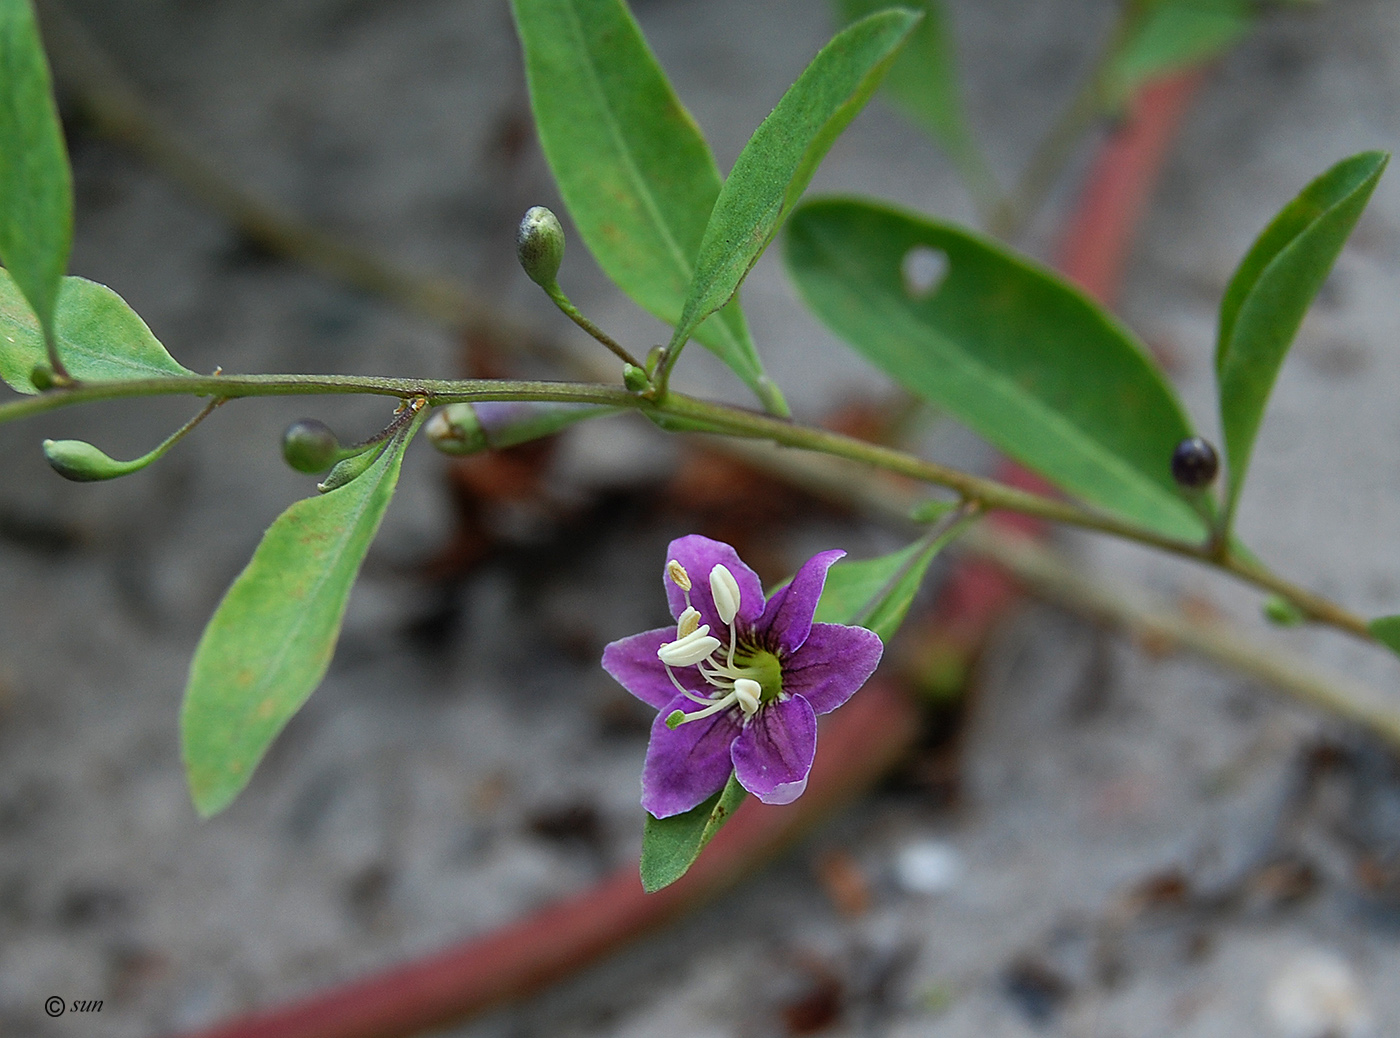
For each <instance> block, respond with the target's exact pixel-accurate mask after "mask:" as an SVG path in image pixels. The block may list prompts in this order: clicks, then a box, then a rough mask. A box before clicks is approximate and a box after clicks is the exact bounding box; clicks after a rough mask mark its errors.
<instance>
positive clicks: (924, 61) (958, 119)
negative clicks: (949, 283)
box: [838, 0, 997, 207]
mask: <svg viewBox="0 0 1400 1038" xmlns="http://www.w3.org/2000/svg"><path fill="white" fill-rule="evenodd" d="M890 6H891V5H890V4H889V3H888V2H887V0H839V3H838V7H839V8H840V10H841V15H842V18H843V20H844V21H847V22H854V21H856V20H857V19H858V18H863V17H865V16H866V15H869V14H873V13H874V12H876V11H880V10H884V9H885V8H888V7H890ZM899 6H900V7H908V8H913V9H914V10H916V11H920V12H922V13H923V16H924V19H923V21H922V22H920V23H919V26H918V28H916V29H915V30H914V31H913V32H912V33H910V35H909V42H908V43H906V44H905V45H904V49H903V50H901V51H900V53H899V57H897V58H895V61H894V64H893V65H891V66H890V71H889V74H888V75H886V76H885V83H884V89H885V91H886V92H887V93H888V94H889V95H890V97H892V98H893V99H894V101H895V103H896V104H897V105H898V106H899V108H900V109H901V110H902V111H903V112H904V113H905V114H906V115H907V116H908V117H909V118H910V119H912V120H913V121H914V122H915V123H917V124H918V125H919V126H920V127H922V128H923V130H924V132H926V133H927V134H928V135H929V136H930V137H932V138H933V139H934V140H935V141H937V142H938V143H939V145H941V146H942V148H943V150H944V151H946V152H947V153H948V157H949V158H951V159H952V160H953V164H954V165H955V166H956V167H957V169H958V172H959V173H960V174H961V175H962V178H963V180H964V182H965V183H966V184H967V187H968V189H969V190H970V191H972V192H973V193H974V194H975V195H976V196H977V197H978V200H979V201H980V202H981V203H982V204H983V205H984V206H987V207H990V206H992V205H993V204H995V202H996V200H997V199H996V182H995V178H994V176H993V175H992V171H991V170H990V169H989V168H988V167H987V162H986V160H985V159H984V158H983V157H982V153H981V151H980V150H979V149H978V147H977V142H976V141H975V140H974V138H973V135H972V130H971V128H970V127H969V126H968V123H967V115H966V112H965V110H964V107H963V100H962V89H961V86H960V83H959V80H958V63H957V59H956V56H955V54H956V51H955V48H954V40H953V32H952V26H951V25H950V24H949V19H948V13H947V10H946V9H945V7H944V4H943V3H942V2H941V0H901V3H900V4H899Z"/></svg>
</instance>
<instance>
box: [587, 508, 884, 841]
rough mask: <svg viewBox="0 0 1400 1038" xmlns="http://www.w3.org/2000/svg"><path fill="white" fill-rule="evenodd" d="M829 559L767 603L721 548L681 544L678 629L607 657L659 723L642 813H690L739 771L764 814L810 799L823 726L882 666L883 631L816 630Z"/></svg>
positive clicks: (670, 563) (632, 642) (813, 564)
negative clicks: (769, 807) (820, 721)
mask: <svg viewBox="0 0 1400 1038" xmlns="http://www.w3.org/2000/svg"><path fill="white" fill-rule="evenodd" d="M844 554H846V553H845V552H843V551H824V552H821V553H820V554H818V555H814V556H812V557H811V558H810V559H808V560H807V561H806V562H805V563H804V564H803V566H802V568H801V569H799V570H798V571H797V574H796V576H794V577H793V578H792V583H790V584H788V585H787V586H786V587H784V588H781V589H779V590H778V591H775V592H774V593H773V596H772V597H771V598H769V599H767V600H766V601H765V600H764V597H763V585H762V584H761V583H760V582H759V579H758V574H756V573H754V571H753V570H751V569H749V567H748V566H746V565H744V563H743V562H741V561H740V560H739V555H738V553H737V552H735V550H734V549H733V548H731V547H730V546H729V545H727V544H725V543H723V542H721V541H712V540H710V539H709V538H708V537H701V536H699V535H698V534H691V535H690V536H688V537H681V538H680V539H678V540H674V541H672V542H671V546H670V548H669V550H668V551H667V553H666V567H665V572H664V573H663V576H662V583H663V584H664V585H665V588H666V597H667V599H668V600H669V601H670V604H671V615H672V616H674V617H675V618H676V626H674V627H662V628H659V629H657V630H655V631H645V632H643V633H642V634H634V635H633V636H632V637H630V638H623V639H622V640H621V641H615V642H613V643H612V644H611V645H609V646H608V647H607V648H605V649H604V650H603V668H604V669H605V670H606V671H607V672H608V673H609V674H611V675H612V676H613V677H615V678H616V679H617V680H618V681H619V682H621V683H622V686H623V687H624V688H626V689H627V691H628V692H631V693H632V694H633V695H634V696H636V697H637V698H638V699H640V700H642V701H643V702H644V703H649V704H650V705H652V706H654V707H656V709H657V710H659V711H660V713H659V714H658V715H657V717H656V721H655V722H654V723H653V724H652V726H651V743H650V745H649V746H648V747H647V760H646V767H645V768H644V769H643V771H642V806H643V807H645V808H646V809H647V810H648V811H649V812H651V814H652V815H654V816H655V817H657V818H666V817H668V816H670V815H675V814H680V813H681V812H682V811H689V810H690V809H691V808H692V807H695V806H696V805H698V804H700V803H702V802H703V801H704V800H706V799H707V798H709V797H710V796H712V795H713V794H715V793H717V792H718V791H719V790H720V789H721V788H723V786H724V784H725V783H726V782H728V781H729V775H730V773H731V771H732V772H733V773H734V774H735V775H737V777H738V779H739V782H740V784H741V785H742V786H743V787H744V788H745V789H747V790H748V791H749V792H750V793H752V794H754V796H756V797H758V799H760V800H762V801H763V802H764V803H765V804H788V803H791V802H792V801H794V800H796V799H797V798H798V797H799V796H801V795H802V791H803V790H804V789H806V788H807V773H808V772H809V771H810V770H811V769H812V758H813V757H814V756H815V755H816V752H817V715H818V714H825V713H829V712H830V711H832V710H835V709H836V708H837V707H838V706H840V705H841V704H842V703H844V702H845V701H846V700H848V699H850V698H851V696H852V694H853V693H854V692H855V691H856V689H858V688H860V686H861V685H863V684H865V681H866V679H867V678H869V677H870V675H871V674H872V673H873V672H874V670H875V665H876V664H877V663H879V662H880V654H881V653H882V652H883V651H884V646H883V645H882V644H881V643H880V639H879V637H878V636H877V635H876V634H875V633H874V632H873V631H867V630H866V629H865V628H863V627H845V626H842V625H841V624H814V623H813V622H812V615H813V614H814V613H815V612H816V609H817V602H818V600H819V599H820V598H821V595H822V587H823V585H824V584H825V583H826V571H827V570H828V569H829V568H831V564H832V563H833V562H835V561H836V560H837V559H839V558H840V557H841V556H842V555H844Z"/></svg>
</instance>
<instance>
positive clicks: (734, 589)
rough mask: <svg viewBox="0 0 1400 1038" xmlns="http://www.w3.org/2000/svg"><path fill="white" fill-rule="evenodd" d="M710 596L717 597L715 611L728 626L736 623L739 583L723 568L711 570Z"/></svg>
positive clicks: (718, 567)
mask: <svg viewBox="0 0 1400 1038" xmlns="http://www.w3.org/2000/svg"><path fill="white" fill-rule="evenodd" d="M710 594H712V595H714V596H715V610H716V611H717V612H718V613H719V618H720V619H721V620H723V621H724V622H725V623H727V624H732V623H733V622H734V617H735V615H736V614H737V613H738V612H739V582H738V581H737V580H735V579H734V574H733V573H730V572H729V570H727V569H725V568H724V567H723V566H716V567H715V568H714V569H712V570H710Z"/></svg>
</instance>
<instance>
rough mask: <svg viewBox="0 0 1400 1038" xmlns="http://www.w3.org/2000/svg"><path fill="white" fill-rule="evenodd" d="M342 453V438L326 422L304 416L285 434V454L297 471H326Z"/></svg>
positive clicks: (283, 435)
mask: <svg viewBox="0 0 1400 1038" xmlns="http://www.w3.org/2000/svg"><path fill="white" fill-rule="evenodd" d="M339 456H340V441H339V440H337V439H336V438H335V433H333V432H331V430H330V427H329V426H327V425H326V423H325V422H318V421H317V420H316V419H315V418H303V419H301V420H300V421H297V422H293V423H292V424H291V425H289V426H287V431H286V432H284V433H283V434H282V457H283V458H284V459H286V462H287V464H288V465H290V466H291V467H292V468H294V469H296V470H297V471H298V472H305V473H307V474H309V475H310V474H314V473H317V472H325V471H326V469H328V468H330V467H331V466H332V465H334V464H335V462H336V459H337V458H338V457H339Z"/></svg>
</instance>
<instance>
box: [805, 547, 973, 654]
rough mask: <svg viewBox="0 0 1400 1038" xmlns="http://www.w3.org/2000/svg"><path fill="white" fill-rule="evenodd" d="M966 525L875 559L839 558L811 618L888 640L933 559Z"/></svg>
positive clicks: (897, 628)
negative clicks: (859, 630)
mask: <svg viewBox="0 0 1400 1038" xmlns="http://www.w3.org/2000/svg"><path fill="white" fill-rule="evenodd" d="M965 528H966V521H964V522H961V523H958V524H956V525H955V526H953V527H952V529H949V530H946V531H944V532H942V533H941V534H938V533H935V534H933V535H932V536H926V537H921V538H920V539H919V540H917V541H915V542H914V543H913V544H910V545H908V546H906V547H903V548H900V549H899V550H898V551H894V552H890V553H889V554H888V555H881V556H879V557H877V558H873V559H859V560H855V561H848V560H846V559H842V560H841V561H840V562H838V563H836V565H834V566H832V567H831V569H829V570H828V571H827V574H826V587H825V588H823V589H822V597H821V601H820V602H819V603H817V612H816V616H815V617H814V619H815V620H816V621H817V622H818V623H828V624H854V625H855V626H857V627H866V628H869V629H870V630H872V631H874V632H875V633H876V634H878V635H879V636H880V640H881V641H886V642H887V641H889V640H890V639H891V638H893V637H894V635H895V632H897V631H898V630H899V627H900V625H901V624H902V623H904V617H905V615H906V614H907V613H908V612H909V607H910V605H912V604H913V602H914V596H915V595H916V594H918V591H919V587H920V585H921V584H923V582H924V576H925V574H927V573H928V568H929V566H930V565H931V564H932V562H933V560H934V558H935V557H936V556H937V555H938V553H939V552H940V551H942V550H943V548H944V547H946V546H947V545H948V544H949V543H950V542H951V541H952V540H953V539H954V538H955V537H957V535H958V534H960V533H961V532H962V531H963V530H964V529H965Z"/></svg>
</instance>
